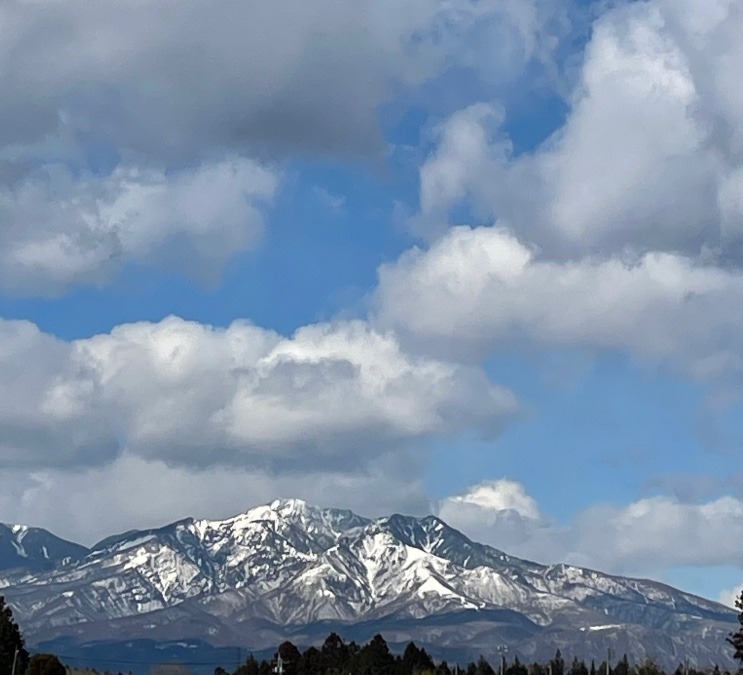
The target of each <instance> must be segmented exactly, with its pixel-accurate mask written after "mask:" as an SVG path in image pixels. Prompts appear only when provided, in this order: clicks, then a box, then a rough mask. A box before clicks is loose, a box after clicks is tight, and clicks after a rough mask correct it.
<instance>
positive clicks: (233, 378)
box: [0, 317, 516, 472]
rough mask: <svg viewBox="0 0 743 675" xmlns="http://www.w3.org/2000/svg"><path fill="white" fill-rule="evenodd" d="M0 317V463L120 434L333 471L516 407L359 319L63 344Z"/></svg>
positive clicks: (91, 447)
mask: <svg viewBox="0 0 743 675" xmlns="http://www.w3.org/2000/svg"><path fill="white" fill-rule="evenodd" d="M0 326H1V327H2V333H1V334H0V338H1V342H0V383H2V387H0V388H1V389H2V390H3V392H4V397H5V399H6V400H5V401H4V402H3V403H4V405H2V406H0V411H2V412H1V414H2V418H0V439H2V444H1V445H0V465H2V466H3V469H4V470H6V469H12V468H13V467H17V466H55V465H61V466H75V465H84V464H90V463H95V462H102V461H108V460H110V458H111V455H112V453H113V454H115V453H116V449H117V448H118V447H119V446H123V447H125V448H126V451H127V452H130V453H133V454H135V455H138V456H141V457H145V458H148V459H151V460H156V459H160V460H163V461H165V462H167V463H170V464H173V465H184V466H201V467H204V466H211V465H218V464H234V465H238V466H239V465H243V466H253V467H263V468H264V469H266V470H276V469H277V468H281V469H283V470H289V471H292V470H294V471H297V472H301V471H304V470H306V468H307V467H309V466H312V467H314V468H321V467H332V468H334V469H335V470H337V471H342V470H350V469H353V468H354V467H362V466H364V465H366V464H367V463H368V462H370V461H371V460H372V459H373V458H375V457H379V456H380V455H384V454H385V453H387V452H390V451H391V450H393V449H399V448H401V447H404V446H405V445H406V444H409V443H412V442H417V441H419V440H421V439H424V438H426V437H428V436H431V435H444V436H445V435H447V434H456V433H458V432H464V431H469V430H473V429H475V430H479V431H480V432H481V433H483V434H486V435H487V434H493V433H496V432H497V431H498V429H499V427H500V425H501V424H502V423H503V422H504V420H505V419H507V418H508V416H510V415H512V414H513V413H514V412H515V410H516V403H515V399H514V397H513V395H512V394H511V393H510V392H509V391H507V390H506V389H503V388H499V387H498V386H496V385H493V384H492V383H491V382H490V381H489V380H488V379H487V378H486V376H485V375H484V374H483V373H482V372H481V371H479V370H477V369H473V368H467V367H463V366H459V365H455V364H452V363H447V362H444V361H440V360H434V359H428V358H420V357H414V356H411V355H410V354H408V353H406V352H404V351H403V350H402V349H401V348H400V345H399V344H398V342H397V340H396V338H395V337H394V335H392V334H391V333H380V332H377V331H374V330H373V329H371V328H370V327H369V326H368V325H367V324H365V323H363V322H351V323H335V324H323V325H313V326H307V327H304V328H302V329H300V330H298V331H297V332H296V333H295V334H294V335H293V336H292V337H290V338H286V337H282V336H280V335H277V334H275V333H273V332H271V331H267V330H264V329H261V328H258V327H256V326H253V325H250V324H248V323H245V322H239V321H238V322H235V323H233V324H232V325H230V326H229V327H227V328H226V329H215V328H212V327H209V326H205V325H202V324H199V323H195V322H188V321H184V320H182V319H179V318H176V317H170V318H168V319H165V320H163V321H161V322H160V323H137V324H126V325H122V326H118V327H117V328H115V329H114V330H113V331H112V332H111V333H108V334H102V335H97V336H94V337H92V338H88V339H83V340H78V341H75V342H73V343H71V344H67V343H63V342H59V341H56V340H54V339H53V338H51V337H49V336H47V335H44V334H43V333H41V332H40V331H38V329H36V328H35V327H34V326H32V325H30V324H27V323H22V322H12V321H6V322H3V323H2V324H0ZM22 364H31V365H29V366H25V365H22Z"/></svg>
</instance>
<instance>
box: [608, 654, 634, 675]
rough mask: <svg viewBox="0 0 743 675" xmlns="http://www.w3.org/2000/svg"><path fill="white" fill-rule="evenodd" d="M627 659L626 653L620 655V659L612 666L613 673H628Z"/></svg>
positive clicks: (616, 674) (614, 674) (627, 674)
mask: <svg viewBox="0 0 743 675" xmlns="http://www.w3.org/2000/svg"><path fill="white" fill-rule="evenodd" d="M629 670H630V669H629V660H628V659H627V655H626V654H625V655H624V656H622V660H621V661H619V663H617V665H616V666H614V668H613V670H612V672H613V675H629Z"/></svg>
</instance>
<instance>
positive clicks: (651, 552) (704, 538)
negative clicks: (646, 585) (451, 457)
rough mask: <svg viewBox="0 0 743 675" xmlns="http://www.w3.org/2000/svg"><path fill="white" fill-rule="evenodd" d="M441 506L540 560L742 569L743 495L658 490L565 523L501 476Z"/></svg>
mask: <svg viewBox="0 0 743 675" xmlns="http://www.w3.org/2000/svg"><path fill="white" fill-rule="evenodd" d="M436 508H437V511H438V513H439V515H440V516H441V517H442V518H443V519H444V520H445V521H446V522H448V523H449V524H450V525H452V526H453V527H457V528H459V529H461V530H462V531H463V532H465V533H466V534H467V535H469V536H470V537H472V538H473V539H475V540H477V541H482V542H485V543H489V544H491V545H492V546H495V547H497V548H499V549H502V550H504V551H506V552H508V553H511V554H514V555H517V556H521V557H524V558H527V559H533V560H537V561H539V562H546V563H557V562H567V563H571V564H575V565H581V566H585V567H590V568H594V569H599V570H602V571H607V572H614V573H617V574H632V575H638V574H641V575H645V574H647V575H655V576H657V575H658V574H659V573H661V572H662V571H664V570H666V569H669V568H673V567H683V566H715V565H732V566H735V567H740V568H743V558H741V552H740V546H739V542H740V538H741V536H743V521H742V520H741V516H742V515H743V501H741V500H739V499H736V498H733V497H730V496H724V497H720V498H717V499H714V500H711V501H707V502H702V503H688V502H682V501H679V500H678V499H676V498H673V497H652V498H647V499H640V500H638V501H635V502H632V503H630V504H627V505H625V506H614V505H593V506H590V507H588V508H586V509H584V510H583V511H582V512H579V513H578V514H577V515H576V516H575V517H574V518H573V520H572V521H571V522H570V523H568V524H564V525H562V524H558V523H557V522H555V521H554V520H553V519H551V518H549V517H548V516H546V515H544V514H542V513H541V511H540V510H539V509H538V507H537V505H536V502H535V501H534V499H533V498H532V497H531V496H529V495H528V493H527V492H526V491H525V489H524V487H523V486H522V485H521V484H519V483H517V482H514V481H510V480H500V481H496V482H486V483H482V484H480V485H476V486H473V487H472V488H470V489H468V490H467V491H465V492H464V493H463V494H461V495H455V496H452V497H448V498H446V499H443V500H441V501H440V502H439V503H438V504H437V505H436ZM679 542H683V545H679Z"/></svg>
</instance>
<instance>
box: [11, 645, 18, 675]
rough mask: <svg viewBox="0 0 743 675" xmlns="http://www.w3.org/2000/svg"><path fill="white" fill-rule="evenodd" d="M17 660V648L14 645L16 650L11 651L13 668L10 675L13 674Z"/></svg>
mask: <svg viewBox="0 0 743 675" xmlns="http://www.w3.org/2000/svg"><path fill="white" fill-rule="evenodd" d="M17 660H18V648H17V647H16V650H15V652H14V653H13V669H12V670H11V675H15V664H16V661H17Z"/></svg>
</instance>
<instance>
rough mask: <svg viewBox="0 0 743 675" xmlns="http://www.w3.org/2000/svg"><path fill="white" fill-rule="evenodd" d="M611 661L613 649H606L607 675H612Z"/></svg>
mask: <svg viewBox="0 0 743 675" xmlns="http://www.w3.org/2000/svg"><path fill="white" fill-rule="evenodd" d="M609 661H611V647H607V648H606V675H611V670H610V669H609Z"/></svg>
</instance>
